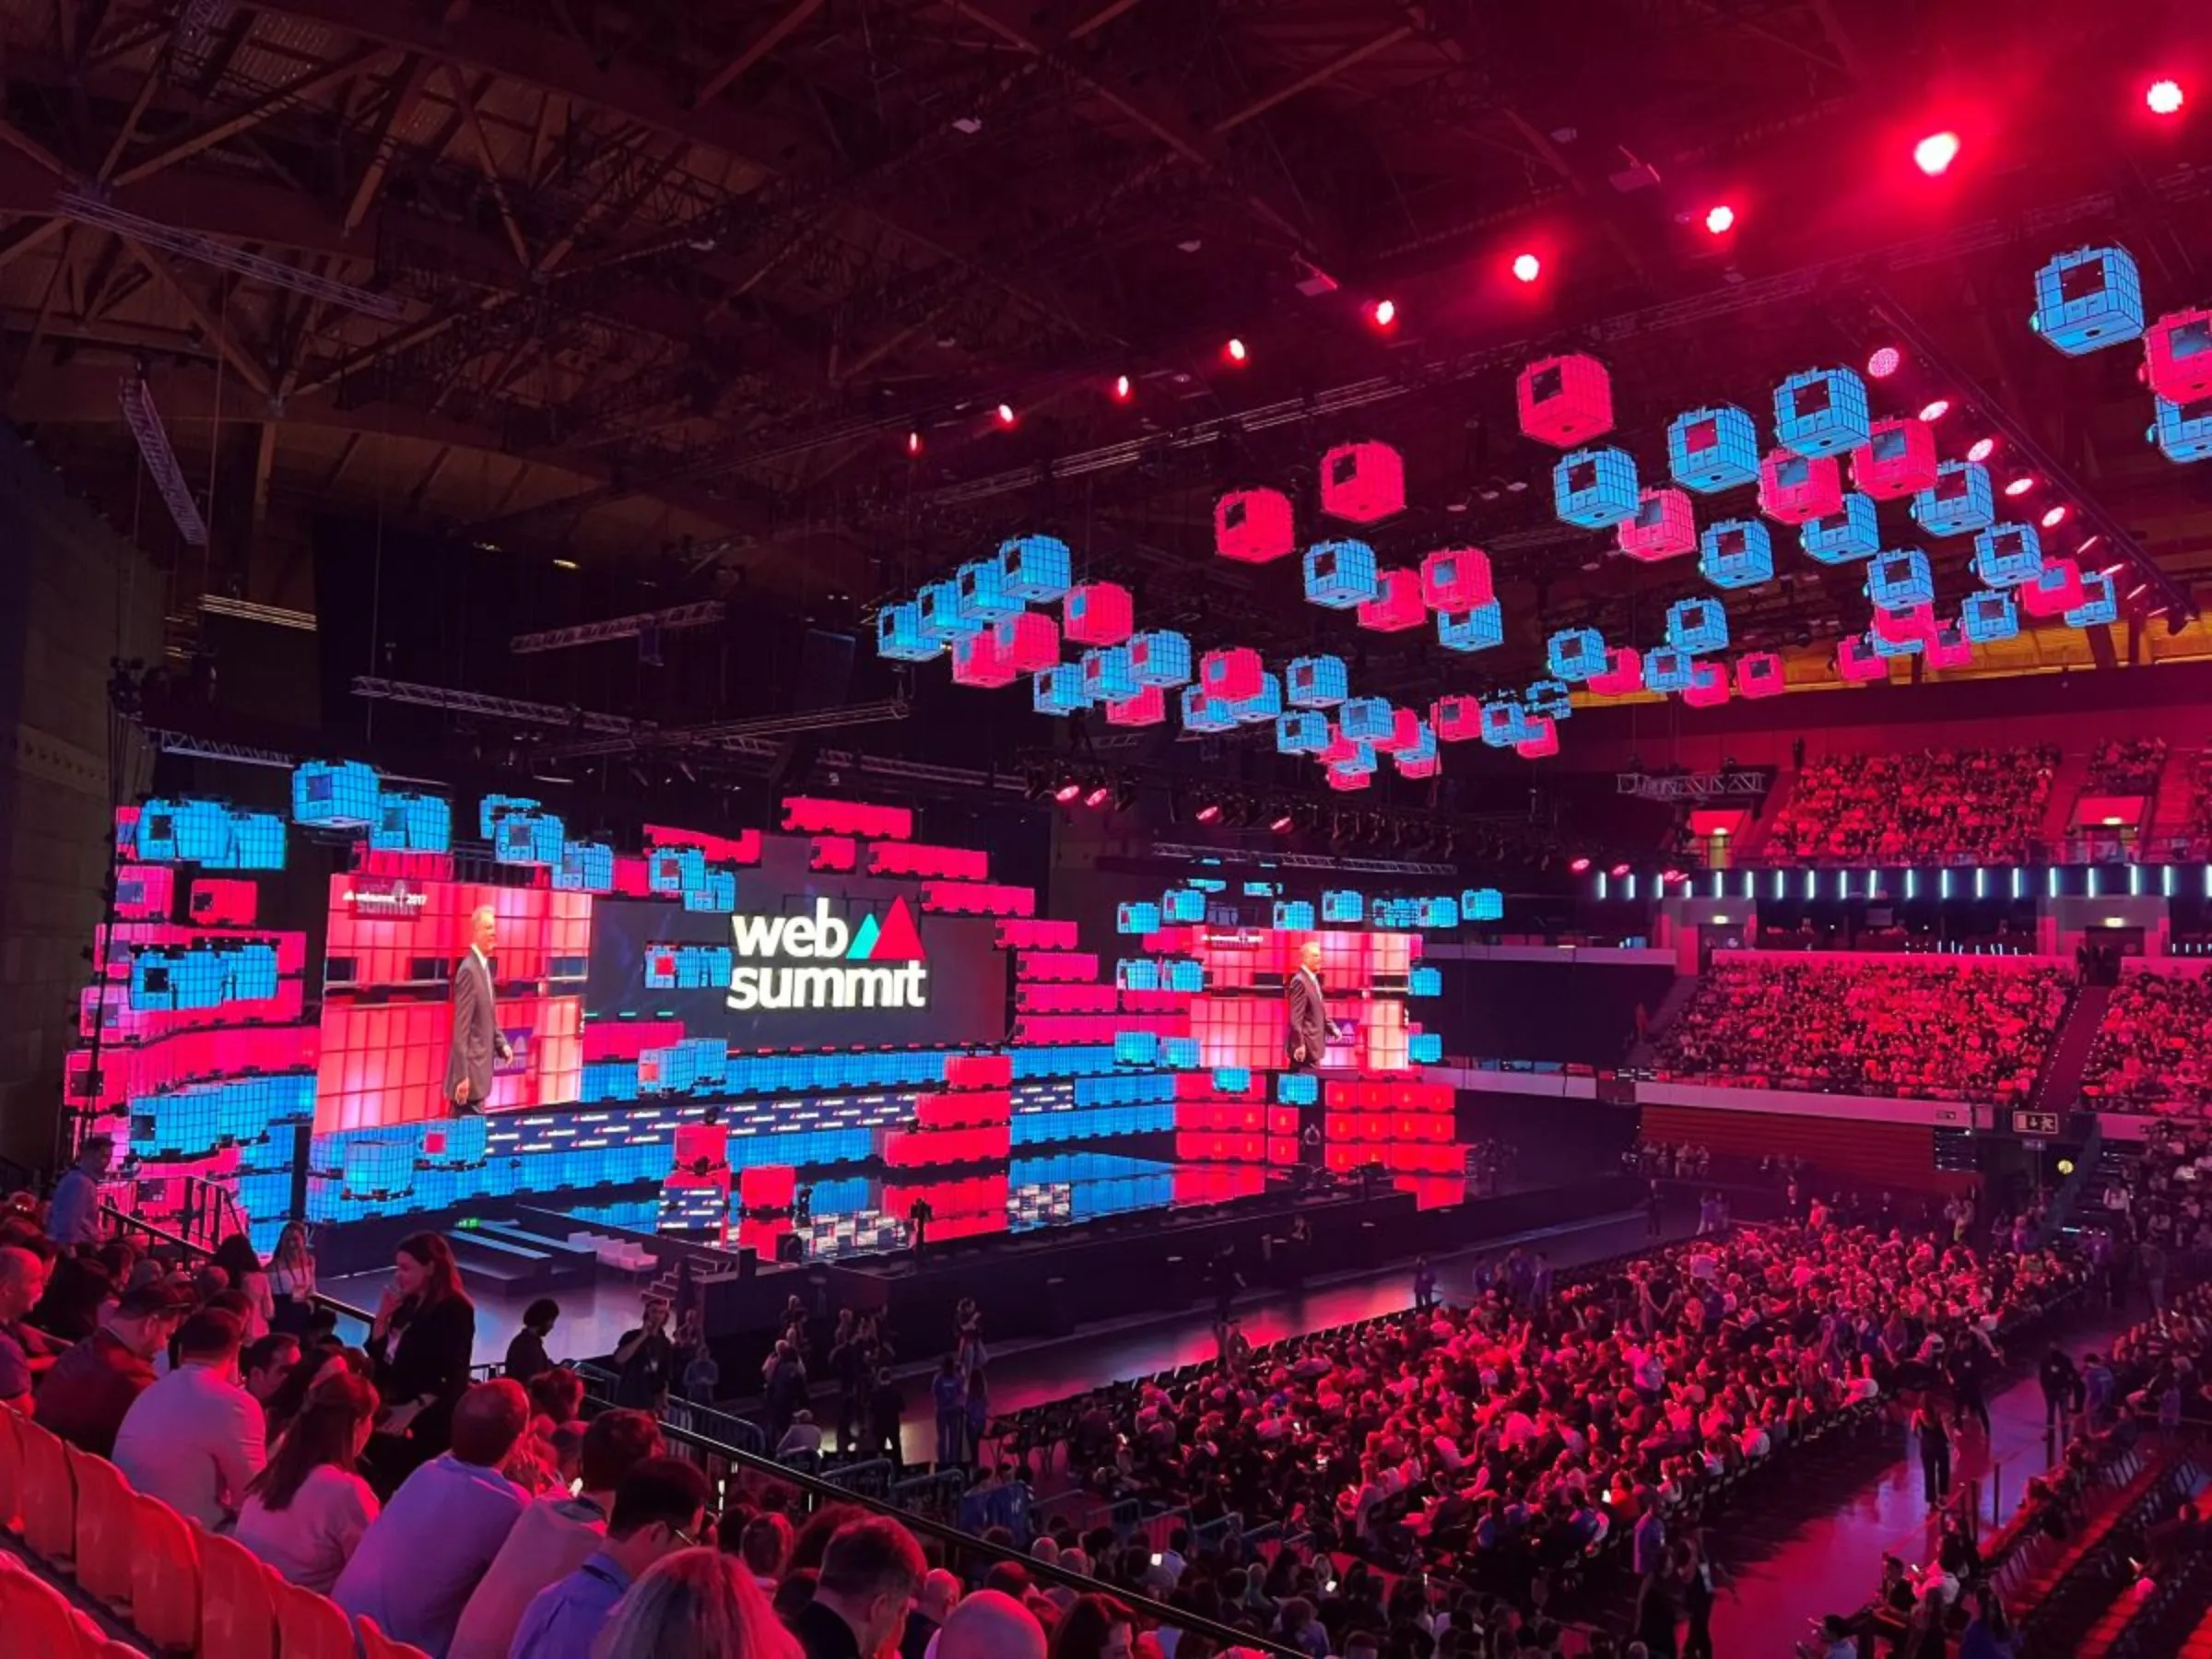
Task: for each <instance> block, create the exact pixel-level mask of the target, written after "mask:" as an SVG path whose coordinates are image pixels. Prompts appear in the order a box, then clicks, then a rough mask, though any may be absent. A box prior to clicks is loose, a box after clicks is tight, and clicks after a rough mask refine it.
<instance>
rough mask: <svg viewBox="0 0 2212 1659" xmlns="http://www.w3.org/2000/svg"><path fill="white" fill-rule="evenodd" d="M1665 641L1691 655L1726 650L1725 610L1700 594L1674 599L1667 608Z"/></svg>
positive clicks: (1726, 615) (1726, 611)
mask: <svg viewBox="0 0 2212 1659" xmlns="http://www.w3.org/2000/svg"><path fill="white" fill-rule="evenodd" d="M1666 642H1667V643H1668V644H1669V645H1671V646H1673V647H1674V648H1675V649H1676V650H1677V651H1686V652H1688V653H1689V654H1690V655H1692V656H1701V655H1703V654H1704V653H1707V652H1710V651H1725V650H1727V649H1728V607H1727V606H1724V605H1723V604H1722V603H1721V602H1720V601H1719V600H1718V599H1707V598H1704V597H1702V596H1701V595H1699V596H1692V597H1690V598H1688V599H1677V600H1676V601H1675V602H1674V603H1673V604H1672V605H1670V606H1667V607H1666Z"/></svg>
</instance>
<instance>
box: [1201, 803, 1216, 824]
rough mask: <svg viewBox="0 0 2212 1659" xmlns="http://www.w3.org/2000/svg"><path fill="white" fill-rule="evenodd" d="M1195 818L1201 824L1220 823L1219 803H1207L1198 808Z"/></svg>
mask: <svg viewBox="0 0 2212 1659" xmlns="http://www.w3.org/2000/svg"><path fill="white" fill-rule="evenodd" d="M1195 816H1196V818H1197V819H1198V821H1199V822H1200V823H1202V824H1218V823H1219V822H1220V821H1221V803H1220V802H1218V801H1208V802H1207V803H1206V805H1205V806H1201V807H1199V808H1198V811H1197V813H1196V814H1195Z"/></svg>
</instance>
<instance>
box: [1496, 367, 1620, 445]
mask: <svg viewBox="0 0 2212 1659" xmlns="http://www.w3.org/2000/svg"><path fill="white" fill-rule="evenodd" d="M1514 390H1515V394H1516V397H1517V401H1518V402H1519V404H1520V406H1521V430H1522V432H1523V434H1524V436H1527V437H1530V438H1534V439H1535V440H1536V441H1538V442H1539V443H1548V444H1550V445H1551V446H1552V447H1553V448H1554V449H1574V448H1576V447H1578V446H1579V445H1581V444H1583V442H1585V441H1588V440H1590V439H1592V438H1595V437H1598V436H1599V435H1601V434H1602V433H1606V432H1609V431H1611V430H1612V429H1613V377H1612V376H1611V375H1609V374H1607V373H1606V366H1605V365H1604V364H1603V363H1601V362H1599V361H1598V360H1597V359H1595V358H1594V357H1582V356H1571V357H1555V358H1543V359H1539V360H1537V361H1536V362H1534V363H1531V364H1529V366H1528V367H1527V368H1525V369H1524V370H1522V371H1521V378H1520V380H1519V381H1518V382H1516V384H1515V387H1514Z"/></svg>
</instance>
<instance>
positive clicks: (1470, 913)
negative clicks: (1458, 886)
mask: <svg viewBox="0 0 2212 1659" xmlns="http://www.w3.org/2000/svg"><path fill="white" fill-rule="evenodd" d="M1459 913H1460V914H1461V915H1463V916H1465V918H1466V919H1467V920H1468V921H1470V922H1502V921H1504V920H1505V895H1504V894H1503V893H1501V892H1500V891H1499V890H1498V889H1497V888H1468V889H1467V890H1466V891H1465V892H1464V893H1462V894H1461V895H1460V896H1459Z"/></svg>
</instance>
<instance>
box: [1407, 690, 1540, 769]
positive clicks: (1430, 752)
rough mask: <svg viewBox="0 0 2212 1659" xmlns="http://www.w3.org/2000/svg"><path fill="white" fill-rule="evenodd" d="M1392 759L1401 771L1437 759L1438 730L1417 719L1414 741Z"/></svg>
mask: <svg viewBox="0 0 2212 1659" xmlns="http://www.w3.org/2000/svg"><path fill="white" fill-rule="evenodd" d="M1560 689H1561V690H1562V691H1564V690H1565V689H1566V688H1565V687H1563V686H1562V687H1561V688H1560ZM1392 758H1393V759H1395V760H1396V761H1397V763H1398V766H1399V768H1400V769H1401V770H1403V769H1404V768H1406V767H1407V766H1419V765H1421V764H1423V763H1424V762H1426V761H1430V760H1433V759H1436V728H1435V727H1434V726H1432V725H1430V724H1429V723H1428V722H1427V721H1425V720H1418V719H1417V720H1416V721H1415V722H1414V723H1413V741H1412V742H1411V743H1409V744H1407V745H1406V747H1403V748H1401V749H1398V750H1396V751H1395V752H1394V755H1393V757H1392Z"/></svg>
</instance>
